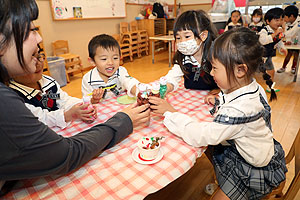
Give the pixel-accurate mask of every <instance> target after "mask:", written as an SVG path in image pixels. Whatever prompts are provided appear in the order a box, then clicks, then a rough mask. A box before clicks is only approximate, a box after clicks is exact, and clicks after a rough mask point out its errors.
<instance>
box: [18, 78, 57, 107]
mask: <svg viewBox="0 0 300 200" xmlns="http://www.w3.org/2000/svg"><path fill="white" fill-rule="evenodd" d="M14 91H15V92H17V94H18V95H19V96H20V97H22V98H23V99H24V101H25V103H28V104H31V105H33V106H35V107H41V108H42V109H47V110H48V111H55V110H57V109H58V107H57V104H56V100H57V99H59V98H60V95H59V94H56V92H57V85H56V84H53V86H52V87H51V88H49V90H47V91H46V94H44V95H42V96H40V95H39V94H37V95H36V96H35V97H32V98H31V99H30V100H29V99H28V98H27V97H26V96H25V95H24V94H23V93H22V92H20V91H18V90H15V89H14Z"/></svg>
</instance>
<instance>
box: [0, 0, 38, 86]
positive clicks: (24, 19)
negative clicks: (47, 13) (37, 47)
mask: <svg viewBox="0 0 300 200" xmlns="http://www.w3.org/2000/svg"><path fill="white" fill-rule="evenodd" d="M38 15H39V10H38V7H37V4H36V2H35V0H0V34H1V36H2V37H1V40H0V50H1V52H3V51H5V50H6V48H7V47H8V45H9V44H10V42H11V40H14V43H15V45H16V51H17V56H18V61H19V63H20V65H21V66H22V67H23V69H25V68H26V66H25V61H24V55H23V42H24V40H26V39H27V38H28V36H29V33H30V25H31V24H30V23H31V22H32V21H34V20H36V19H37V18H38ZM0 56H1V55H0ZM0 62H1V61H0ZM0 73H1V75H0V79H1V80H0V81H1V82H3V83H4V82H6V81H7V79H9V76H8V73H7V70H6V69H5V67H4V66H3V65H2V64H1V66H0Z"/></svg>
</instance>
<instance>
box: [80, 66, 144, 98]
mask: <svg viewBox="0 0 300 200" xmlns="http://www.w3.org/2000/svg"><path fill="white" fill-rule="evenodd" d="M138 83H139V81H138V80H137V79H135V78H133V77H131V76H129V74H128V72H127V70H126V68H124V67H122V66H120V67H119V69H118V70H117V71H116V72H115V73H114V74H113V75H112V76H111V77H109V78H108V81H107V83H106V82H104V81H103V79H102V78H101V77H100V75H99V72H98V70H97V67H95V68H93V69H91V70H90V71H89V72H87V73H86V74H85V75H84V76H83V78H82V85H81V91H82V95H83V96H85V95H88V94H90V93H92V92H93V91H94V90H95V89H98V88H104V87H109V86H113V85H115V84H116V85H117V86H116V87H117V89H118V90H122V91H123V90H127V94H128V96H131V97H132V96H133V95H132V94H131V93H130V91H131V89H132V87H133V86H136V85H137V84H138ZM113 96H115V95H114V94H113V93H112V92H111V91H110V90H107V94H106V96H105V98H110V97H113Z"/></svg>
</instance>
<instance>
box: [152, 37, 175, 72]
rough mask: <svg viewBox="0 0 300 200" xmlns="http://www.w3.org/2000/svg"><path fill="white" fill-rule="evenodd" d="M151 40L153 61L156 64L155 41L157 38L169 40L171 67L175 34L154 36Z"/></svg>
mask: <svg viewBox="0 0 300 200" xmlns="http://www.w3.org/2000/svg"><path fill="white" fill-rule="evenodd" d="M149 39H150V40H152V63H153V64H154V49H155V47H154V42H155V40H162V41H168V42H169V67H171V63H172V62H171V57H172V55H171V53H172V41H174V40H175V39H174V36H173V35H163V36H154V37H149Z"/></svg>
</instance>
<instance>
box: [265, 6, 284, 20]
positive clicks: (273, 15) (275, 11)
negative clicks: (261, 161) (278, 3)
mask: <svg viewBox="0 0 300 200" xmlns="http://www.w3.org/2000/svg"><path fill="white" fill-rule="evenodd" d="M280 17H284V15H283V9H282V8H271V9H270V10H268V11H267V12H266V14H265V18H264V19H265V22H266V23H267V20H268V22H269V23H270V21H271V20H272V19H279V18H280ZM267 24H268V23H267Z"/></svg>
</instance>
